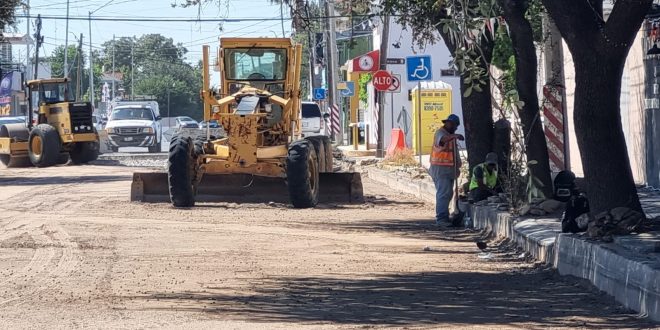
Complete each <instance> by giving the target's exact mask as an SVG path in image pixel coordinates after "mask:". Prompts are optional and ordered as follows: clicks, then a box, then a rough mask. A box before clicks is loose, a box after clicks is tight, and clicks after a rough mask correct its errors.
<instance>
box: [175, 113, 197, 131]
mask: <svg viewBox="0 0 660 330" xmlns="http://www.w3.org/2000/svg"><path fill="white" fill-rule="evenodd" d="M175 127H176V129H182V128H198V127H199V124H197V121H196V120H194V119H192V118H190V117H186V116H179V117H176V126H175Z"/></svg>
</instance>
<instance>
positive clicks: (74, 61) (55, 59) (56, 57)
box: [44, 45, 97, 100]
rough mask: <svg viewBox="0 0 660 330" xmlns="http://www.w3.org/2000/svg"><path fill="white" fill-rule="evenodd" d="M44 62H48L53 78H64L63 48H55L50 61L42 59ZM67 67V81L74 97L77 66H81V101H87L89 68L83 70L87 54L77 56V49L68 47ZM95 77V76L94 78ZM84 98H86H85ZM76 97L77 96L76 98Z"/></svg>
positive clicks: (73, 46) (72, 46)
mask: <svg viewBox="0 0 660 330" xmlns="http://www.w3.org/2000/svg"><path fill="white" fill-rule="evenodd" d="M44 61H49V62H50V66H51V73H52V75H53V77H64V46H63V45H61V46H57V47H56V48H55V49H54V50H53V52H52V54H51V57H50V59H44ZM67 62H68V63H67V65H68V66H69V67H68V71H69V75H68V77H69V81H70V82H71V88H72V91H73V93H74V96H76V95H75V91H76V82H77V81H78V69H77V68H78V64H80V65H81V66H82V80H81V86H82V91H83V93H82V94H83V95H81V99H83V100H84V99H87V97H89V96H86V93H87V92H86V91H87V89H88V88H89V68H85V63H86V62H87V54H86V53H85V52H84V50H83V52H82V53H81V54H78V47H77V46H76V45H69V47H68V50H67ZM95 77H97V76H95ZM85 96H86V97H85ZM76 97H77V96H76Z"/></svg>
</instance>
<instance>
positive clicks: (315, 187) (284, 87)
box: [132, 38, 363, 208]
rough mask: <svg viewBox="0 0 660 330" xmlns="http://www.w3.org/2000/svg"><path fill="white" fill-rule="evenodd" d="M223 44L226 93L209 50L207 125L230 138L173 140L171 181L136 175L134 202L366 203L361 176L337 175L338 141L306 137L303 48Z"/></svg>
mask: <svg viewBox="0 0 660 330" xmlns="http://www.w3.org/2000/svg"><path fill="white" fill-rule="evenodd" d="M220 43H221V44H220V51H219V54H218V63H217V66H218V67H219V72H220V81H221V86H220V89H219V93H218V92H217V91H214V90H212V89H211V88H210V77H209V46H204V47H203V64H204V70H203V90H202V91H201V97H202V99H203V100H204V120H205V121H209V122H210V121H217V122H218V123H219V124H220V126H221V127H222V128H223V130H224V131H225V132H226V136H213V135H212V134H211V131H210V130H209V128H207V129H206V130H205V131H203V132H202V134H201V135H200V136H199V137H197V138H193V137H189V136H183V135H175V136H173V138H172V140H171V143H170V149H169V150H170V151H169V161H168V172H167V174H164V173H163V174H158V173H135V174H134V182H133V189H132V200H140V201H155V200H159V199H160V198H162V196H163V192H162V191H163V190H164V189H167V190H168V193H167V197H169V200H170V201H171V202H172V204H173V205H174V206H176V207H191V206H193V205H194V204H195V201H196V200H200V201H209V200H213V201H223V200H239V201H240V200H257V201H262V202H264V201H265V202H268V201H290V202H291V203H292V204H293V206H294V207H296V208H307V207H314V206H315V205H316V204H317V203H318V201H319V200H321V201H342V202H358V201H360V200H362V198H363V196H362V182H361V178H360V175H359V174H358V173H340V172H334V166H333V153H332V145H331V142H330V139H329V138H328V137H327V136H325V135H319V136H309V137H305V138H303V137H302V133H301V114H300V112H301V99H300V95H301V90H300V71H301V70H300V68H301V64H302V49H301V46H300V45H295V44H293V43H292V41H291V40H290V39H277V38H276V39H264V38H254V39H253V38H245V39H242V38H240V39H239V38H223V39H221V40H220ZM165 176H166V177H167V179H165ZM165 180H166V182H167V184H164V182H163V181H165ZM283 196H288V198H285V199H286V200H283ZM159 197H160V198H159Z"/></svg>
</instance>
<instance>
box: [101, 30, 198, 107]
mask: <svg viewBox="0 0 660 330" xmlns="http://www.w3.org/2000/svg"><path fill="white" fill-rule="evenodd" d="M113 46H114V54H115V68H116V70H117V71H119V72H121V73H123V75H124V80H123V85H124V88H125V90H126V93H127V94H129V95H130V94H131V88H135V90H134V91H133V94H135V95H151V96H155V97H156V99H157V101H158V103H159V106H160V109H161V112H162V113H163V115H164V116H166V115H167V106H168V102H167V96H168V93H169V97H170V102H169V105H170V115H171V116H190V117H193V118H195V119H201V117H202V104H201V100H200V97H199V91H200V90H201V87H202V85H201V76H202V74H201V66H200V65H197V66H193V65H191V64H190V63H187V62H186V57H185V54H186V53H187V52H188V50H187V49H186V48H185V47H183V46H181V44H175V43H174V41H173V40H172V39H171V38H166V37H164V36H162V35H160V34H146V35H143V36H140V37H137V38H135V37H123V38H118V39H115V40H110V41H108V42H106V43H104V44H103V47H104V54H105V56H104V57H103V58H102V59H101V61H99V62H100V63H99V66H100V65H103V66H104V67H105V70H106V71H108V72H110V71H111V68H112V54H113ZM131 60H132V63H131ZM131 64H132V65H131ZM99 70H100V68H99ZM132 70H134V72H132ZM131 76H134V78H135V83H134V84H133V83H132V81H131ZM99 89H100V87H99Z"/></svg>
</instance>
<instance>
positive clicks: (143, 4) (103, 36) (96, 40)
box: [15, 0, 291, 63]
mask: <svg viewBox="0 0 660 330" xmlns="http://www.w3.org/2000/svg"><path fill="white" fill-rule="evenodd" d="M25 1H27V0H25ZM174 1H176V0H70V3H69V17H70V18H85V19H86V18H87V17H88V13H89V12H90V11H93V12H94V11H95V12H94V13H93V14H92V22H91V29H92V32H91V34H92V47H93V48H98V47H100V46H101V44H103V43H104V42H106V41H108V40H112V37H113V34H114V35H115V36H116V37H122V36H125V37H130V36H137V37H139V36H141V35H143V34H150V33H159V34H161V35H163V36H166V37H169V38H172V39H174V42H175V43H181V44H183V46H184V47H186V48H187V49H188V51H189V52H188V54H187V55H186V57H187V60H188V61H189V62H191V63H195V62H197V61H198V60H200V59H201V54H202V52H201V49H202V45H204V44H209V45H211V46H212V47H213V45H217V38H218V37H220V36H223V37H260V36H263V37H266V36H268V37H275V36H278V37H282V23H281V21H280V20H279V18H280V6H279V5H273V4H270V1H269V0H221V1H222V2H223V3H222V4H221V5H218V1H217V0H215V1H214V2H213V3H211V4H206V5H203V6H202V7H201V9H200V8H199V7H195V8H180V7H177V8H172V3H173V2H174ZM181 1H182V0H178V2H181ZM108 2H110V3H109V4H108V5H106V6H105V7H103V6H104V5H105V4H107V3H108ZM66 4H67V1H66V0H30V7H31V10H30V16H35V17H36V15H37V14H41V15H42V16H55V17H62V18H64V17H66V12H67V11H66V7H67V5H66ZM100 7H102V8H101V9H98V8H100ZM287 13H288V11H287V8H286V7H285V8H284V15H285V17H288V15H287ZM24 14H25V13H23V12H21V11H18V12H17V13H16V15H19V16H20V15H24ZM94 17H102V18H137V19H144V18H157V19H173V18H174V19H198V18H202V19H217V18H229V19H236V18H251V19H255V18H257V19H262V18H265V19H269V20H265V21H260V20H251V21H230V22H223V23H218V22H153V21H138V22H134V21H131V22H121V21H100V20H94ZM30 21H31V22H30V23H31V27H30V33H31V34H33V33H34V19H32V20H30ZM220 25H222V30H223V31H220ZM26 30H27V19H25V18H18V23H17V26H16V31H15V32H17V33H25V32H26ZM284 32H285V34H286V36H289V35H290V32H291V21H290V20H285V21H284ZM81 33H82V34H83V48H84V51H85V52H86V53H87V52H88V50H89V21H87V20H72V19H70V20H69V41H68V42H69V44H70V45H71V44H77V41H76V40H77V38H78V36H79V35H80V34H81ZM42 35H44V45H43V49H42V50H41V51H40V56H44V55H45V56H48V55H50V53H51V52H52V51H53V50H54V49H55V48H56V47H57V46H58V45H64V44H65V41H66V40H65V36H66V35H67V34H66V20H65V19H57V20H56V19H43V28H42ZM74 35H75V36H74ZM16 48H19V47H16ZM16 48H15V49H16ZM16 55H18V56H19V57H20V58H25V48H24V47H22V49H21V48H19V49H18V54H16Z"/></svg>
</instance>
